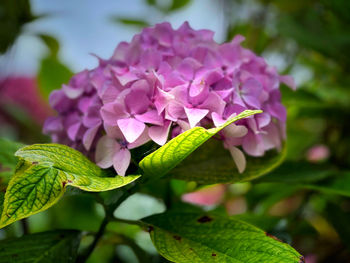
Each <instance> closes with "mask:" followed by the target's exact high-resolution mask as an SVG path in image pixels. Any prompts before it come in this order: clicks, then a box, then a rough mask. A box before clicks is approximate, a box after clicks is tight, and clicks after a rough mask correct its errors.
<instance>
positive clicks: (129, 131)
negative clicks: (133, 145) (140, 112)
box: [117, 118, 146, 142]
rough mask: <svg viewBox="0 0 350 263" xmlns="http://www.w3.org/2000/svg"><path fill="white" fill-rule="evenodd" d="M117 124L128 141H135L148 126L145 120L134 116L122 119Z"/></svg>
mask: <svg viewBox="0 0 350 263" xmlns="http://www.w3.org/2000/svg"><path fill="white" fill-rule="evenodd" d="M117 124H118V126H119V128H120V130H121V131H122V133H123V135H124V136H125V138H126V140H127V141H128V142H134V141H135V140H136V139H137V138H138V137H140V135H141V134H142V132H143V130H144V129H145V127H146V125H145V124H144V123H143V122H140V121H138V120H136V119H134V118H126V119H120V120H118V121H117Z"/></svg>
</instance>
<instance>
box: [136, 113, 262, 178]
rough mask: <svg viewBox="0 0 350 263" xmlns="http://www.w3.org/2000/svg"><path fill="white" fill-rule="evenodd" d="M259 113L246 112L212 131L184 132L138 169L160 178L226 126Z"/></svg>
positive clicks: (154, 153) (146, 159)
mask: <svg viewBox="0 0 350 263" xmlns="http://www.w3.org/2000/svg"><path fill="white" fill-rule="evenodd" d="M261 112H262V111H261V110H246V111H244V112H242V113H240V114H239V115H237V116H235V117H234V118H232V119H231V120H229V121H227V122H226V123H225V124H223V125H222V126H220V127H217V128H212V129H205V128H203V127H194V128H192V129H190V130H188V131H185V132H184V133H182V134H180V135H178V136H176V137H175V138H173V139H172V140H170V141H169V142H168V143H166V144H165V145H164V146H162V147H160V148H159V149H158V150H156V151H154V152H153V153H151V154H149V155H147V156H146V157H145V158H143V159H142V160H141V162H140V167H141V168H142V169H143V170H144V172H145V173H146V174H148V175H151V176H154V177H161V176H163V175H165V174H167V173H168V172H169V171H171V170H172V169H173V168H175V166H177V165H178V164H180V163H181V162H182V161H183V160H184V159H185V158H186V157H187V156H189V155H190V154H191V153H192V152H193V151H194V150H196V149H197V148H198V147H199V146H201V145H202V144H203V143H204V142H206V141H207V140H209V139H210V138H211V137H212V136H214V135H215V134H216V133H218V132H219V131H221V130H222V129H223V128H225V127H226V126H228V125H230V124H231V123H234V122H235V121H238V120H240V119H243V118H246V117H249V116H251V115H254V114H257V113H261Z"/></svg>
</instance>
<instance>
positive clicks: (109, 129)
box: [103, 123, 125, 139]
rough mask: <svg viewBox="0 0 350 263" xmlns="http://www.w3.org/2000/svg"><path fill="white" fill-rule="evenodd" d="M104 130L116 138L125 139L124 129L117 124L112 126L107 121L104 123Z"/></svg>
mask: <svg viewBox="0 0 350 263" xmlns="http://www.w3.org/2000/svg"><path fill="white" fill-rule="evenodd" d="M103 127H104V130H105V131H106V134H107V135H108V136H109V137H111V138H114V139H125V138H124V135H123V133H122V131H121V130H120V129H119V127H118V126H117V125H115V126H111V125H108V124H107V123H104V124H103Z"/></svg>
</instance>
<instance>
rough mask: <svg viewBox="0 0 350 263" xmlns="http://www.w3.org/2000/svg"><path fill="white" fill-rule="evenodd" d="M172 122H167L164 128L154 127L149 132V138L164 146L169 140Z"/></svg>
mask: <svg viewBox="0 0 350 263" xmlns="http://www.w3.org/2000/svg"><path fill="white" fill-rule="evenodd" d="M170 126H171V121H165V123H164V125H163V126H152V127H150V128H149V130H148V134H149V137H151V139H152V140H153V141H154V142H155V143H157V144H159V145H164V144H165V143H166V141H167V139H168V134H169V130H170Z"/></svg>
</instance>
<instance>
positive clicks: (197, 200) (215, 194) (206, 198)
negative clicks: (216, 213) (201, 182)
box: [182, 184, 226, 206]
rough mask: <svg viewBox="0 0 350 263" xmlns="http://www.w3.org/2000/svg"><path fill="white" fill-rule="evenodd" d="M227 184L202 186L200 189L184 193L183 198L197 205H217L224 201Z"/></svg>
mask: <svg viewBox="0 0 350 263" xmlns="http://www.w3.org/2000/svg"><path fill="white" fill-rule="evenodd" d="M225 192H226V186H225V185H223V184H217V185H212V186H208V187H205V188H202V189H200V190H198V191H195V192H192V193H188V194H184V195H183V196H182V200H183V201H185V202H188V203H191V204H196V205H208V206H209V205H217V204H219V203H220V202H221V201H222V198H223V197H224V194H225Z"/></svg>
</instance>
